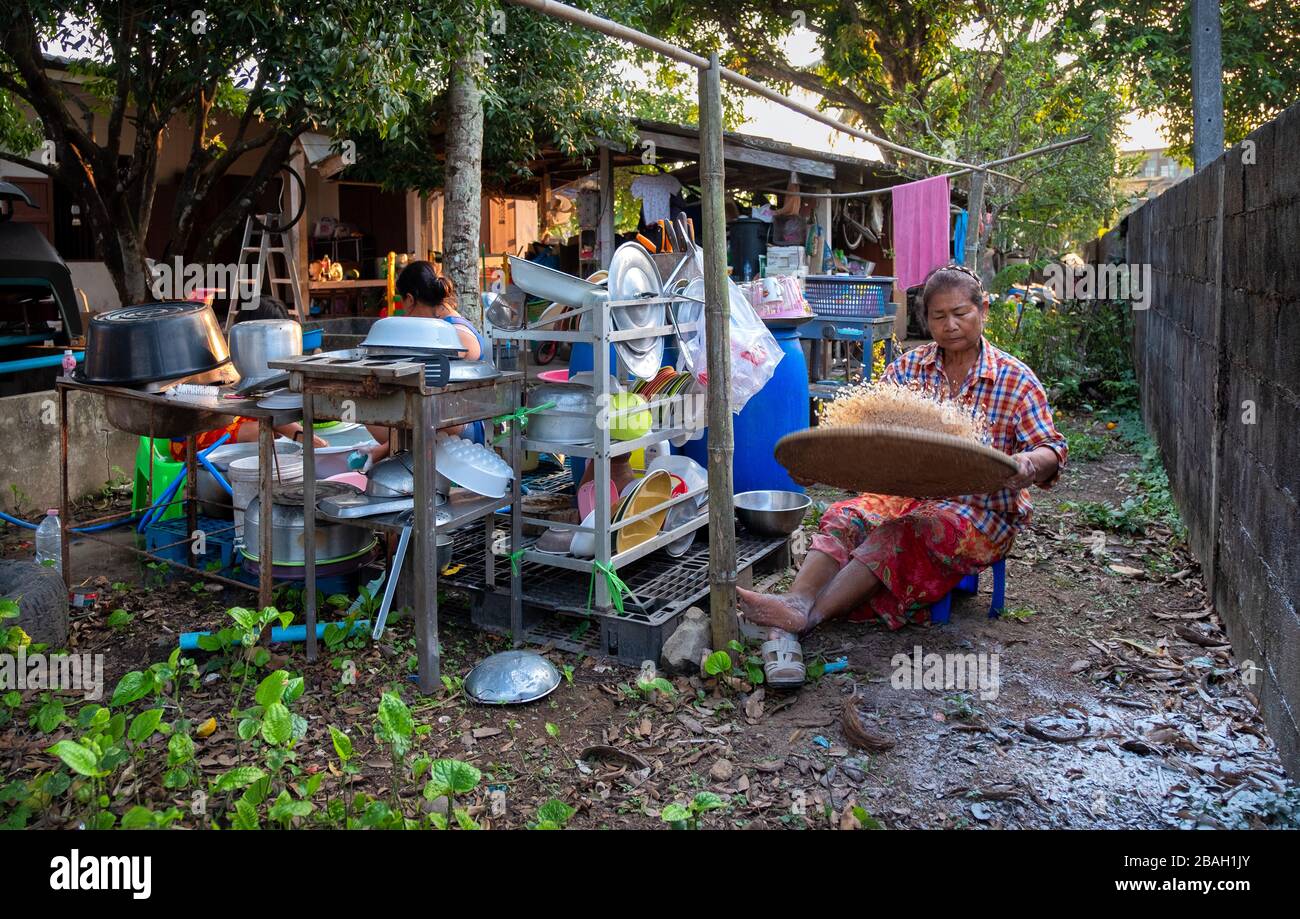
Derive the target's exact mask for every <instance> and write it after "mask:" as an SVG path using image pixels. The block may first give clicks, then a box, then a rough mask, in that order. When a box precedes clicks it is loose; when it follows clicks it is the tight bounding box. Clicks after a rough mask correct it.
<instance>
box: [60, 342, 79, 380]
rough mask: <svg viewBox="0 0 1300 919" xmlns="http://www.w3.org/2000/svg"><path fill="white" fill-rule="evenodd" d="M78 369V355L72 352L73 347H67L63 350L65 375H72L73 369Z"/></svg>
mask: <svg viewBox="0 0 1300 919" xmlns="http://www.w3.org/2000/svg"><path fill="white" fill-rule="evenodd" d="M76 369H77V357H76V355H75V354H73V353H72V349H71V348H65V349H64V351H63V375H64V376H65V377H70V376H72V371H74V370H76Z"/></svg>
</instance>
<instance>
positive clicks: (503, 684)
mask: <svg viewBox="0 0 1300 919" xmlns="http://www.w3.org/2000/svg"><path fill="white" fill-rule="evenodd" d="M559 685H560V672H559V671H558V670H556V669H555V665H554V664H552V663H551V662H550V661H548V660H547V659H546V658H544V657H542V656H541V655H540V654H538V653H537V652H535V651H501V652H500V653H497V654H493V655H492V656H491V657H488V658H485V659H484V660H482V661H480V662H479V665H478V666H477V667H475V668H474V669H473V670H471V671H470V672H469V676H467V677H465V692H466V694H467V695H468V696H469V697H470V698H471V699H473V700H474V701H475V702H483V703H486V704H489V705H517V704H520V703H523V702H532V701H534V700H536V699H541V698H543V697H544V696H548V695H550V694H551V693H552V692H554V691H555V687H557V686H559Z"/></svg>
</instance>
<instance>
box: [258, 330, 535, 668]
mask: <svg viewBox="0 0 1300 919" xmlns="http://www.w3.org/2000/svg"><path fill="white" fill-rule="evenodd" d="M270 366H271V367H272V368H274V369H279V370H287V371H289V386H290V389H292V390H293V391H294V392H300V393H302V395H303V406H302V415H303V427H304V428H305V429H306V430H311V429H312V425H313V422H314V420H315V419H316V418H317V417H318V416H319V417H322V418H332V419H339V420H343V421H348V422H357V423H360V424H374V425H383V426H385V427H389V428H398V429H403V430H404V431H405V432H407V433H408V434H409V438H410V449H411V454H412V457H413V459H414V467H415V477H414V478H415V511H414V522H413V523H412V525H411V541H412V544H413V545H412V548H413V552H412V556H413V557H412V562H411V563H412V565H413V566H414V569H415V583H414V606H415V634H416V654H417V658H418V661H419V685H420V690H421V691H422V692H426V693H429V692H434V691H435V690H436V689H437V688H438V687H439V686H440V684H441V678H442V670H441V652H440V649H439V647H438V570H437V561H436V560H437V536H438V533H439V532H450V531H451V530H452V529H455V528H457V527H460V526H464V525H466V524H469V523H471V522H473V521H475V520H485V521H486V525H485V529H484V537H483V538H484V543H485V548H486V550H487V552H486V555H487V562H486V564H487V571H486V572H485V578H486V581H487V583H488V584H489V585H490V586H491V585H494V584H495V568H494V559H495V557H496V555H497V554H498V553H497V552H496V551H494V549H499V548H500V547H499V546H497V547H494V546H493V542H494V530H493V523H494V512H495V511H496V510H497V509H498V508H500V507H501V506H502V505H503V504H505V503H506V502H509V504H510V508H511V533H510V551H513V550H515V549H516V548H517V547H518V545H519V543H520V538H521V535H522V534H521V525H520V517H519V476H518V474H516V475H514V477H513V480H512V482H511V486H510V492H509V494H508V496H506V497H502V498H484V497H480V496H477V495H470V494H460V495H456V496H454V497H453V500H452V501H451V503H450V504H449V505H448V506H447V507H446V508H445V509H446V510H448V511H450V513H451V519H450V520H449V521H446V522H444V523H443V524H442V526H438V524H437V492H436V483H437V468H436V465H435V449H436V442H437V441H436V437H437V431H438V429H440V428H445V427H450V426H452V425H458V424H468V423H470V422H473V421H481V420H484V419H491V418H494V417H496V416H499V415H504V414H508V413H510V412H513V411H515V410H516V409H518V408H519V406H520V405H521V404H522V396H523V379H524V377H523V374H521V373H502V374H501V375H500V376H498V377H495V378H493V379H490V380H476V381H469V382H462V383H450V384H448V385H447V386H443V387H431V386H429V385H428V384H427V383H426V380H425V366H424V364H422V363H415V362H412V361H405V360H395V359H386V360H377V359H367V358H365V356H364V355H362V354H361V353H360V352H358V351H352V352H327V353H325V354H316V355H308V356H303V357H295V358H287V359H285V360H281V361H272V362H270ZM509 444H510V455H511V458H512V459H511V466H512V468H513V469H515V470H517V469H518V468H519V465H518V457H519V449H520V438H519V425H518V424H512V425H511V426H510V434H509ZM303 491H304V505H305V506H306V507H308V508H315V507H316V457H315V449H314V446H313V445H312V444H311V443H307V444H304V447H303ZM317 513H318V514H320V515H321V519H328V520H332V521H333V520H338V518H334V517H327V516H326V515H325V514H324V513H322V512H320V511H319V510H318V511H317ZM339 522H345V523H350V524H353V525H359V526H369V527H374V528H376V529H380V530H383V531H385V532H389V533H400V532H401V529H402V524H401V523H400V522H399V519H398V517H397V516H396V515H383V516H376V517H361V518H355V517H353V518H347V519H346V520H342V521H339ZM268 529H269V528H268ZM304 538H305V541H306V548H307V551H306V559H305V562H304V572H303V573H304V579H305V582H304V597H303V609H304V613H305V618H306V626H307V659H308V660H309V661H314V660H315V659H316V656H317V647H316V645H317V642H316V557H315V545H316V514H306V515H305V533H304ZM391 576H393V575H392V574H391V573H390V577H391ZM511 596H512V610H511V619H512V622H513V623H514V624H515V625H516V626H517V628H515V629H514V631H513V635H514V640H515V642H516V643H519V642H520V641H521V640H522V636H523V627H522V622H523V615H522V608H521V606H520V602H519V597H520V589H519V573H518V571H517V570H515V567H514V566H512V572H511Z"/></svg>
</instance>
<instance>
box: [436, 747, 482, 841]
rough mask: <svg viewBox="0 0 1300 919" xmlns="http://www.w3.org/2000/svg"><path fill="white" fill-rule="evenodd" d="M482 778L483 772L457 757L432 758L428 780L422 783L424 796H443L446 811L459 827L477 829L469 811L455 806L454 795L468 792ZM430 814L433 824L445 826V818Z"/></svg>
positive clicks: (442, 827) (476, 785)
mask: <svg viewBox="0 0 1300 919" xmlns="http://www.w3.org/2000/svg"><path fill="white" fill-rule="evenodd" d="M482 778H483V773H481V772H479V770H478V769H477V768H476V767H474V766H472V765H470V764H469V763H466V762H463V761H461V760H458V759H438V760H434V761H433V764H432V766H430V768H429V781H427V782H425V784H424V797H425V798H426V799H428V800H430V801H435V800H437V799H438V798H442V797H445V798H446V799H447V812H448V813H449V814H451V815H452V817H454V818H455V820H456V823H457V824H458V825H459V826H460V828H461V829H463V830H477V829H478V828H479V826H478V824H477V823H475V822H474V819H473V818H472V817H470V815H469V813H468V812H467V811H465V810H464V809H463V808H459V807H457V806H456V797H457V796H458V795H467V794H469V793H470V792H471V791H473V790H474V789H475V788H477V787H478V784H479V782H480V781H481V780H482ZM430 816H431V817H433V818H435V819H434V824H435V825H436V826H438V827H439V828H440V829H446V828H447V820H446V818H445V817H442V815H441V814H436V813H435V814H431V815H430ZM437 818H441V819H437Z"/></svg>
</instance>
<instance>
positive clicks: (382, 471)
mask: <svg viewBox="0 0 1300 919" xmlns="http://www.w3.org/2000/svg"><path fill="white" fill-rule="evenodd" d="M367 480H368V481H367V482H366V494H368V495H370V496H371V497H373V498H409V497H410V496H411V495H413V494H415V471H414V469H413V468H412V466H411V454H410V453H409V452H408V451H406V450H403V451H402V452H400V453H396V454H394V455H393V456H389V457H385V458H384V459H381V460H380V461H379V462H377V463H375V465H374V468H372V469H371V470H370V473H369V475H368V476H367Z"/></svg>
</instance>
